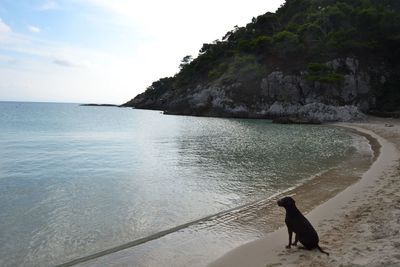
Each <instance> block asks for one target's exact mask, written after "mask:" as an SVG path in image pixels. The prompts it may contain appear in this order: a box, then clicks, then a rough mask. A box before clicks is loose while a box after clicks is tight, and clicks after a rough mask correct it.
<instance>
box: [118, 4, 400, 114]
mask: <svg viewBox="0 0 400 267" xmlns="http://www.w3.org/2000/svg"><path fill="white" fill-rule="evenodd" d="M399 60H400V1H398V0H352V1H345V0H287V1H286V3H285V4H284V5H282V6H281V7H280V8H279V9H278V10H277V11H276V13H270V12H268V13H266V14H264V15H261V16H258V17H257V18H253V19H252V21H251V22H250V23H249V24H247V25H246V26H245V27H235V28H234V29H233V30H232V31H229V32H227V33H226V34H225V36H224V37H223V38H222V39H221V40H216V41H214V42H213V43H211V44H203V46H202V48H201V49H200V51H199V55H198V56H197V57H196V58H192V57H191V56H186V57H184V59H183V60H182V62H181V65H180V68H181V69H180V72H179V73H178V74H176V75H175V76H173V77H167V78H162V79H160V80H158V81H156V82H154V83H153V84H152V85H151V86H150V87H148V88H147V90H146V91H145V92H144V93H142V94H139V95H138V96H136V97H135V98H134V99H132V100H130V101H129V102H127V103H125V104H124V106H131V107H135V108H143V109H159V110H164V111H166V112H167V113H170V114H187V115H199V116H232V117H256V118H264V117H271V116H276V115H288V114H289V115H300V116H305V117H316V116H320V117H321V114H322V113H323V114H325V115H326V116H325V117H324V116H322V119H323V120H337V119H343V115H346V114H347V115H349V116H348V118H349V119H351V118H354V117H357V116H359V113H358V111H357V109H360V110H362V111H364V112H366V111H370V110H379V111H395V110H398V109H400V65H399ZM318 114H319V115H318Z"/></svg>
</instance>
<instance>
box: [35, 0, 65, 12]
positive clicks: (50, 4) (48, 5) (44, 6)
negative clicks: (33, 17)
mask: <svg viewBox="0 0 400 267" xmlns="http://www.w3.org/2000/svg"><path fill="white" fill-rule="evenodd" d="M58 8H60V6H59V5H58V4H57V3H56V2H55V1H52V0H48V1H46V2H44V3H42V4H41V5H40V6H39V7H38V8H37V9H38V10H41V11H46V10H53V9H58Z"/></svg>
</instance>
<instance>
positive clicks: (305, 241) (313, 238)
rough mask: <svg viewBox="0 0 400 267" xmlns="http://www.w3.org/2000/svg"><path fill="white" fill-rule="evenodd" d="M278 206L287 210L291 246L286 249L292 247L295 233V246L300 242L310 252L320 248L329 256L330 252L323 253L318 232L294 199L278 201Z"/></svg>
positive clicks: (286, 221) (285, 198) (288, 198)
mask: <svg viewBox="0 0 400 267" xmlns="http://www.w3.org/2000/svg"><path fill="white" fill-rule="evenodd" d="M278 206H280V207H284V208H285V210H286V217H285V223H286V226H287V228H288V232H289V245H287V246H286V248H290V246H291V245H292V234H293V232H294V233H295V234H296V236H295V238H294V243H293V245H295V246H296V245H297V241H299V242H300V243H301V244H302V245H303V246H304V248H306V249H308V250H311V249H314V248H318V249H319V251H321V252H322V253H325V254H327V255H328V256H329V253H328V252H325V251H323V250H322V249H321V248H320V247H319V245H318V242H319V238H318V234H317V232H316V231H315V229H314V227H313V226H312V225H311V223H310V222H309V221H308V220H307V218H306V217H304V215H303V214H301V212H300V211H299V210H298V209H297V207H296V204H295V201H294V199H293V198H291V197H284V198H282V199H281V200H278Z"/></svg>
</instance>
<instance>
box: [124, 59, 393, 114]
mask: <svg viewBox="0 0 400 267" xmlns="http://www.w3.org/2000/svg"><path fill="white" fill-rule="evenodd" d="M325 65H326V66H328V67H329V68H330V70H331V72H332V73H335V74H336V73H339V74H338V75H336V76H334V78H335V79H334V80H332V81H330V80H323V79H319V78H318V77H317V78H315V77H312V76H311V77H310V75H311V74H310V71H309V70H303V71H300V72H298V73H296V74H293V73H285V72H284V71H281V70H275V71H272V72H270V73H269V74H267V75H265V76H264V77H262V78H261V79H260V80H259V82H258V85H257V83H256V85H255V86H254V85H253V86H252V87H251V88H247V85H246V84H245V83H243V82H237V81H234V82H232V83H227V82H226V81H221V80H218V81H216V82H213V83H210V84H198V85H197V86H196V87H194V88H189V89H188V90H185V91H172V90H167V91H166V92H165V93H163V94H162V95H160V96H158V97H155V98H151V97H148V96H147V95H145V94H142V95H139V96H137V97H136V98H134V99H133V100H131V101H130V102H128V103H127V104H125V105H128V106H133V107H135V108H150V109H161V110H164V111H165V113H167V114H184V115H195V116H224V117H240V118H275V117H281V116H297V117H302V118H306V119H315V120H318V121H354V120H362V119H364V118H365V115H363V113H362V112H367V111H368V110H369V109H371V108H372V107H374V105H375V96H374V94H373V91H372V88H377V87H379V86H382V84H383V82H384V81H385V77H384V76H382V73H384V71H383V70H382V68H383V67H376V66H374V67H370V68H362V67H361V66H360V63H359V61H358V60H357V59H356V58H343V59H334V60H331V61H328V62H326V63H325ZM248 90H250V91H251V97H249V95H247V94H246V91H248Z"/></svg>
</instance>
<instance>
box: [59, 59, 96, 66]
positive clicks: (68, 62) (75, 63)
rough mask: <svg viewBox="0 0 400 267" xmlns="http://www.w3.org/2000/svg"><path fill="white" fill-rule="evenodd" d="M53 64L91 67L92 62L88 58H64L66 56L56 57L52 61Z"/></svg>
mask: <svg viewBox="0 0 400 267" xmlns="http://www.w3.org/2000/svg"><path fill="white" fill-rule="evenodd" d="M52 63H53V64H55V65H58V66H62V67H70V68H76V67H90V66H91V63H90V62H89V61H88V60H86V61H82V60H75V61H74V60H69V59H64V58H55V59H53V61H52Z"/></svg>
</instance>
